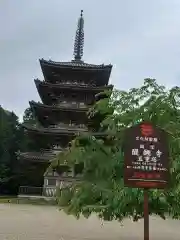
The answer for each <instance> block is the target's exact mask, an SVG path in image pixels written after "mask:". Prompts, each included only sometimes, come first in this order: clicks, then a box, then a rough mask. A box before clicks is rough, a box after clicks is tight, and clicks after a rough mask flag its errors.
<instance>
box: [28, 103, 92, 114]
mask: <svg viewBox="0 0 180 240" xmlns="http://www.w3.org/2000/svg"><path fill="white" fill-rule="evenodd" d="M29 105H30V107H31V108H32V109H33V110H34V109H44V110H45V111H50V112H51V111H65V112H74V111H75V112H87V110H88V109H89V107H87V106H81V107H79V108H77V107H75V106H73V105H72V106H68V107H67V106H65V105H64V106H63V105H62V106H58V107H57V106H54V105H52V106H50V105H46V104H43V103H40V102H35V101H29Z"/></svg>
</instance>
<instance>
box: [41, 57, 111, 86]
mask: <svg viewBox="0 0 180 240" xmlns="http://www.w3.org/2000/svg"><path fill="white" fill-rule="evenodd" d="M39 61H40V66H41V70H42V72H43V75H44V79H45V81H47V82H54V81H55V79H54V74H55V73H56V74H59V76H60V77H65V76H66V77H67V76H72V77H73V78H79V77H80V76H81V75H82V74H83V78H84V79H86V78H88V76H90V75H91V76H94V77H95V76H96V77H95V78H96V79H97V80H96V83H97V85H101V86H103V85H107V84H108V82H109V78H110V74H111V70H112V65H111V64H109V65H104V64H100V65H96V64H88V63H85V62H83V61H81V60H78V61H77V60H73V61H71V62H55V61H52V60H49V61H47V60H44V59H39ZM84 74H85V75H84ZM56 80H57V79H56Z"/></svg>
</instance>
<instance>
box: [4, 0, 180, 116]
mask: <svg viewBox="0 0 180 240" xmlns="http://www.w3.org/2000/svg"><path fill="white" fill-rule="evenodd" d="M81 9H84V18H85V47H84V60H85V61H86V62H90V63H112V64H113V65H114V68H113V72H112V76H111V82H112V83H113V84H114V85H115V86H116V87H117V88H121V89H127V88H130V87H135V86H138V85H140V84H141V83H142V82H143V79H144V78H146V77H153V78H156V79H157V80H158V81H159V82H160V83H162V84H165V85H166V86H171V85H178V84H179V77H180V67H179V59H180V32H179V29H180V2H179V0H171V1H169V0H151V1H144V0H136V1H132V0H111V1H104V0H98V1H97V0H96V1H95V0H91V1H84V0H76V1H72V0H66V1H64V0H52V1H49V0H38V1H37V0H31V1H28V0H23V1H22V0H16V1H11V0H2V1H1V3H0V29H1V31H0V104H2V106H3V107H5V108H7V109H10V110H14V111H15V112H16V113H17V114H18V115H22V113H23V111H24V109H25V108H26V107H28V101H29V100H32V99H33V100H39V96H38V94H37V92H36V88H35V85H34V81H33V79H34V78H36V77H39V78H42V73H41V70H40V66H39V62H38V59H39V58H45V59H49V58H51V59H52V60H57V61H58V60H59V61H61V60H62V61H63V60H65V61H66V60H71V59H72V53H73V41H74V36H75V30H76V24H77V18H78V17H79V14H80V10H81Z"/></svg>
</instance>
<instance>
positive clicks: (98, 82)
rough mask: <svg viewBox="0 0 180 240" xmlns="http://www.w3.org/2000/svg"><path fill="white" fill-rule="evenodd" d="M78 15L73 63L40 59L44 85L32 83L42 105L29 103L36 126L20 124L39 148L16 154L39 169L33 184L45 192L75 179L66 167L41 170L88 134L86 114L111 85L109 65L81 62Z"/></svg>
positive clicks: (81, 27) (81, 21)
mask: <svg viewBox="0 0 180 240" xmlns="http://www.w3.org/2000/svg"><path fill="white" fill-rule="evenodd" d="M82 14H83V11H81V15H80V18H79V20H78V26H77V30H76V36H75V43H74V60H72V61H71V62H54V61H51V60H49V61H46V60H44V59H40V66H41V69H42V72H43V75H44V81H40V80H38V79H36V80H34V81H35V85H36V88H37V90H38V93H39V96H40V98H41V101H42V103H39V102H34V101H30V102H29V103H30V107H31V109H32V110H33V113H34V114H35V116H36V119H37V121H38V123H37V124H36V125H33V126H32V125H27V124H24V128H25V129H26V130H27V132H28V135H29V136H30V137H32V138H33V140H34V141H36V142H43V144H42V149H41V150H40V151H38V152H25V153H20V158H21V159H22V158H23V159H26V160H29V161H30V162H31V163H32V162H33V164H34V166H40V165H41V166H43V167H42V168H41V169H42V171H41V173H40V172H39V174H40V175H41V176H39V177H40V178H39V179H41V181H40V182H39V183H37V184H38V185H40V184H42V185H43V186H44V188H46V189H48V188H49V187H52V186H56V185H57V184H59V181H64V182H65V181H71V180H72V179H75V177H76V176H77V174H78V172H77V171H76V169H69V168H67V166H62V167H60V169H59V170H58V171H52V172H49V171H45V168H47V166H48V164H49V161H50V160H51V159H54V157H55V156H56V154H58V153H59V152H60V151H62V150H63V149H64V148H66V147H67V146H68V144H69V142H70V141H71V140H72V139H73V137H74V136H75V135H76V134H77V133H79V132H82V131H83V132H87V131H88V127H87V125H88V118H87V114H86V113H87V110H88V108H89V107H90V106H91V105H92V104H93V103H94V102H95V95H96V94H97V93H100V92H103V91H104V90H105V89H112V85H108V82H109V77H110V74H111V69H112V65H104V64H102V65H95V64H88V63H85V62H84V61H82V56H83V45H84V19H83V15H82ZM94 134H95V133H94ZM43 171H45V172H43ZM37 184H36V185H37ZM49 189H50V188H49Z"/></svg>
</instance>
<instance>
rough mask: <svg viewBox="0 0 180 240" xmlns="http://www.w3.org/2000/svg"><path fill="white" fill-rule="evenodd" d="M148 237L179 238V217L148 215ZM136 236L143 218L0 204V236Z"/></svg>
mask: <svg viewBox="0 0 180 240" xmlns="http://www.w3.org/2000/svg"><path fill="white" fill-rule="evenodd" d="M150 234H151V237H150V239H152V240H159V239H163V240H179V239H180V221H174V220H166V221H163V220H161V219H159V218H155V217H152V218H151V219H150ZM81 239H82V240H83V239H85V240H91V239H92V240H131V239H133V240H136V239H138V240H140V239H143V222H138V223H132V222H131V221H129V220H126V221H124V223H123V226H121V225H120V224H119V223H118V222H105V223H103V222H101V221H99V220H98V219H97V218H96V217H95V216H91V217H90V218H89V219H88V220H86V219H84V218H81V219H80V220H76V219H75V218H74V217H72V216H66V215H65V214H64V213H63V212H59V210H58V209H56V208H55V207H49V206H32V205H16V204H14V205H13V204H12V205H11V204H0V240H81Z"/></svg>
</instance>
